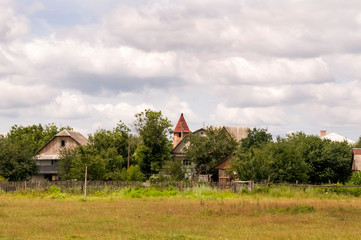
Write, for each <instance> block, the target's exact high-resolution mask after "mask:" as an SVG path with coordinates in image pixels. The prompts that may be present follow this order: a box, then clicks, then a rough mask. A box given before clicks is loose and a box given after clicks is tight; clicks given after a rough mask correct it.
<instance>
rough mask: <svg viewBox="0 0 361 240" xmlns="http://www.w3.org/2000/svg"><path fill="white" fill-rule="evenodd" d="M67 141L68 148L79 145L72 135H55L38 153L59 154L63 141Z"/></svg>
mask: <svg viewBox="0 0 361 240" xmlns="http://www.w3.org/2000/svg"><path fill="white" fill-rule="evenodd" d="M62 140H64V141H65V147H66V148H74V147H77V146H79V144H78V143H77V142H76V141H75V140H74V139H72V138H71V137H66V136H64V137H60V136H59V137H55V138H54V139H53V140H52V141H50V142H49V143H48V144H47V145H46V146H45V147H44V148H42V149H41V150H40V151H39V152H38V154H59V150H60V149H61V148H62V146H61V141H62Z"/></svg>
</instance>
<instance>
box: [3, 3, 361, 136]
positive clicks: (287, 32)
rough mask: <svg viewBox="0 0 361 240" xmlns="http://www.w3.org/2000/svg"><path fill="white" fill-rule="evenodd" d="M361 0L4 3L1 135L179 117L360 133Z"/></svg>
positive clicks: (193, 124)
mask: <svg viewBox="0 0 361 240" xmlns="http://www.w3.org/2000/svg"><path fill="white" fill-rule="evenodd" d="M360 96H361V1H359V0H348V1H340V0H337V1H335V0H318V1H313V0H308V1H306V0H305V1H303V0H234V1H233V0H219V1H214V0H203V1H201V0H183V1H178V0H168V1H159V0H139V1H134V0H124V1H119V0H102V1H100V0H86V1H85V0H72V1H69V0H48V1H45V0H43V1H41V0H40V1H36V0H34V1H32V0H0V133H6V132H8V131H9V129H10V127H11V126H13V125H15V124H17V125H23V126H26V125H31V124H39V123H41V124H47V123H55V124H57V125H58V126H70V127H72V128H74V130H77V131H80V132H82V133H83V134H89V133H93V132H94V131H96V130H97V129H100V128H105V129H112V128H114V127H115V126H116V124H117V122H119V120H121V121H123V122H124V123H126V124H127V125H128V126H131V124H132V122H133V121H134V115H135V114H136V113H139V112H142V111H144V110H145V109H152V110H155V111H162V113H163V115H164V116H166V117H167V118H168V119H169V120H170V121H171V122H172V124H173V125H175V124H176V123H177V121H178V118H179V116H180V114H181V113H184V117H185V118H186V121H187V123H188V126H189V127H190V129H191V130H193V131H194V130H197V129H199V128H200V127H202V126H203V125H213V126H216V125H217V126H218V125H230V126H249V127H252V128H253V127H257V128H267V129H268V131H269V132H270V133H272V134H273V135H274V136H276V135H280V136H285V134H287V133H291V132H298V131H302V132H305V133H306V134H314V135H319V133H320V130H327V132H328V133H331V132H336V133H338V134H340V135H343V136H345V137H348V138H350V139H352V140H354V141H357V140H358V138H359V136H360V135H361V97H360Z"/></svg>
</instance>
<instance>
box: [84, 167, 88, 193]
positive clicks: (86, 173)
mask: <svg viewBox="0 0 361 240" xmlns="http://www.w3.org/2000/svg"><path fill="white" fill-rule="evenodd" d="M87 175H88V166H85V180H84V200H86V182H87Z"/></svg>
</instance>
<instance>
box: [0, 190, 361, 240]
mask: <svg viewBox="0 0 361 240" xmlns="http://www.w3.org/2000/svg"><path fill="white" fill-rule="evenodd" d="M360 220H361V199H358V198H353V199H344V200H330V199H329V200H321V199H298V198H287V199H286V198H270V197H267V198H258V199H255V198H252V197H240V198H233V199H187V198H182V197H175V198H137V199H127V198H125V199H124V198H90V199H89V201H85V202H84V201H79V199H76V198H73V199H47V198H44V199H39V198H14V197H12V196H10V195H0V222H1V226H0V239H355V238H358V237H359V235H360V234H361V221H360Z"/></svg>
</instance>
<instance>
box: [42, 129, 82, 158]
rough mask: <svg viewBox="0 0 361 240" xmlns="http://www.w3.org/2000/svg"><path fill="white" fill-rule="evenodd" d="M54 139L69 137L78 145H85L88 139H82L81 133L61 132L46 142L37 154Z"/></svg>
mask: <svg viewBox="0 0 361 240" xmlns="http://www.w3.org/2000/svg"><path fill="white" fill-rule="evenodd" d="M56 137H71V138H72V139H74V141H75V142H77V143H78V144H79V145H87V144H88V143H89V141H88V139H87V138H86V137H84V136H83V135H82V134H81V133H79V132H75V131H70V130H63V131H61V132H59V133H58V134H56V135H55V136H54V137H53V138H52V139H50V141H49V142H47V143H46V144H45V145H44V146H43V147H42V148H40V149H39V150H38V151H37V153H39V152H40V151H41V150H42V149H43V148H45V147H46V146H47V145H48V144H49V143H50V142H51V141H53V140H54V139H55V138H56Z"/></svg>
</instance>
